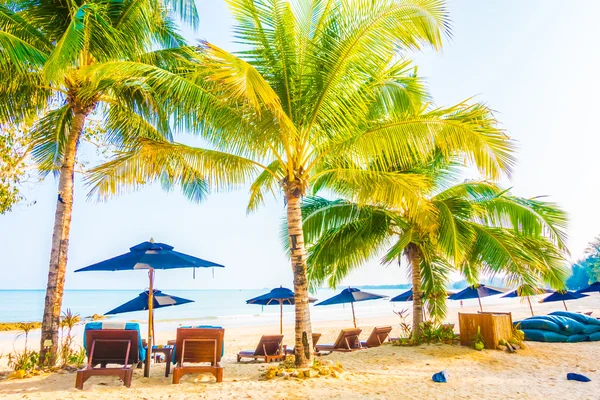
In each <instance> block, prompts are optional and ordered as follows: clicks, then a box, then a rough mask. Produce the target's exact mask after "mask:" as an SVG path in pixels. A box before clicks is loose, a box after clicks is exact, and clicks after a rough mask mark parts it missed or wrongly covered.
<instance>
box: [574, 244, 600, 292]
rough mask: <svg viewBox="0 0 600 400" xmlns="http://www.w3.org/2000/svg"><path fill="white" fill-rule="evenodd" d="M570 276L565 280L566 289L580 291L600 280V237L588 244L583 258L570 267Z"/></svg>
mask: <svg viewBox="0 0 600 400" xmlns="http://www.w3.org/2000/svg"><path fill="white" fill-rule="evenodd" d="M571 271H572V275H571V276H570V277H569V279H567V287H568V288H569V289H572V290H577V289H581V288H583V287H586V286H587V285H589V284H590V283H593V282H596V281H598V280H600V236H598V237H596V238H595V239H594V240H593V241H592V242H590V243H589V245H588V247H587V248H586V250H585V258H583V259H582V260H580V261H578V262H576V263H575V264H573V266H571Z"/></svg>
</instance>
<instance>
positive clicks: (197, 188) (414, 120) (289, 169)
mask: <svg viewBox="0 0 600 400" xmlns="http://www.w3.org/2000/svg"><path fill="white" fill-rule="evenodd" d="M229 5H230V7H231V10H232V12H233V14H234V16H235V18H236V20H237V23H236V25H235V27H234V32H235V33H236V37H237V40H238V41H239V42H241V43H242V44H243V45H245V49H244V51H242V52H241V53H240V54H238V55H235V54H231V53H228V52H226V51H225V50H223V49H220V48H218V47H216V46H214V45H211V44H209V43H204V44H203V45H202V46H201V47H200V48H199V49H198V58H197V60H196V62H197V63H198V69H197V71H196V72H195V73H188V74H186V75H185V79H187V80H192V81H194V82H195V84H196V85H197V86H198V87H199V88H202V89H204V90H208V91H209V92H211V93H214V95H215V97H216V98H218V99H219V101H220V104H221V108H220V112H213V110H207V109H206V107H204V106H203V105H201V104H200V105H198V106H197V112H196V114H195V115H196V116H197V125H195V126H191V127H190V128H193V129H194V131H195V132H197V133H198V134H199V135H200V136H201V137H202V138H203V140H204V141H205V143H206V144H207V147H206V148H194V147H190V146H186V145H183V144H171V143H168V142H166V141H161V140H147V139H145V140H140V141H139V142H138V145H137V147H136V149H135V151H132V152H127V153H124V154H122V155H121V156H119V157H117V158H115V159H114V160H112V161H110V162H109V163H107V164H105V165H103V166H101V167H99V168H97V169H95V170H94V171H92V174H91V175H90V180H89V183H90V184H91V185H92V186H93V188H94V189H93V191H95V192H97V194H99V195H100V196H107V195H112V194H118V193H120V192H121V191H123V190H128V189H131V188H137V187H140V186H141V185H143V184H147V183H150V182H154V181H160V182H161V183H162V184H163V185H166V186H167V187H170V186H173V185H179V186H181V187H182V188H183V190H184V193H186V194H187V195H188V196H190V197H191V198H194V199H197V198H198V196H201V195H202V194H204V193H206V191H208V190H209V188H212V189H214V190H224V189H232V188H235V187H240V186H243V185H244V184H247V183H251V186H250V201H249V204H248V211H254V210H255V209H257V208H258V207H259V206H260V205H261V204H262V203H263V201H264V198H265V196H266V195H268V194H269V193H274V194H279V193H280V194H281V195H282V196H283V198H284V200H285V204H286V208H287V231H286V238H287V240H288V242H289V246H290V258H291V264H292V270H293V273H294V292H295V295H296V300H295V316H296V324H295V347H294V349H295V356H296V363H297V365H299V366H306V365H308V363H309V362H310V359H311V350H310V349H312V344H311V343H310V342H311V337H312V335H311V325H310V314H309V308H308V281H307V275H306V250H305V246H304V234H303V228H302V226H303V222H302V214H301V210H300V202H301V198H302V196H304V195H305V193H306V192H307V190H308V188H309V187H311V188H312V190H314V191H318V190H328V191H332V192H335V193H338V194H340V195H345V196H348V197H349V198H351V199H353V200H354V201H357V202H359V203H362V202H368V201H373V202H385V203H386V204H394V205H395V206H397V207H402V206H410V207H413V206H415V205H416V204H417V203H419V202H420V201H421V192H422V190H423V189H424V188H426V187H427V186H428V185H429V181H428V179H427V178H425V177H423V176H422V175H420V174H410V173H404V174H398V173H394V172H391V173H387V172H382V170H377V169H373V168H371V165H370V164H371V163H372V162H373V160H375V159H377V160H378V161H377V162H378V163H379V164H381V165H383V166H389V165H404V164H411V163H415V162H416V161H417V160H423V159H425V158H426V157H427V156H428V155H429V153H430V151H431V149H432V148H434V147H435V148H439V149H440V152H441V153H442V154H443V155H444V156H445V157H449V156H451V155H452V156H456V157H462V159H464V160H465V161H466V160H471V161H473V163H474V165H476V166H477V167H478V168H480V169H481V170H482V171H483V172H485V173H486V174H488V175H489V176H490V177H497V176H499V175H500V174H501V173H502V172H506V171H509V170H510V167H511V165H512V158H511V155H510V151H511V148H512V144H511V142H510V141H509V140H508V139H507V137H506V136H505V135H504V133H503V132H502V131H501V130H499V129H498V128H497V127H496V121H495V120H494V118H493V115H492V114H491V112H490V111H489V110H488V109H487V108H486V107H484V106H483V105H480V104H466V103H463V104H460V105H457V106H455V107H451V108H448V109H432V108H427V109H423V108H422V107H421V105H422V104H423V98H424V93H423V90H422V85H421V83H420V81H419V79H418V78H417V77H415V76H414V73H413V67H411V66H410V63H409V62H408V61H407V60H406V59H404V58H403V57H402V55H401V53H402V52H405V51H407V50H412V49H418V48H420V47H422V46H423V45H431V46H433V47H434V48H439V47H440V46H441V40H442V39H441V38H442V36H443V34H444V32H446V31H447V29H448V19H447V14H446V11H445V7H444V3H443V2H442V1H437V0H404V1H397V0H394V1H392V0H382V1H377V2H373V1H371V0H353V1H350V0H330V1H320V0H314V1H284V0H255V1H253V0H230V1H229ZM186 108H187V106H186Z"/></svg>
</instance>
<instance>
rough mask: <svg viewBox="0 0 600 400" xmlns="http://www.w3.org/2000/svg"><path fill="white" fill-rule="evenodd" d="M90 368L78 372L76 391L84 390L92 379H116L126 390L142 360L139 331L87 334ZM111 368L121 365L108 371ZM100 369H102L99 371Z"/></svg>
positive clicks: (106, 330)
mask: <svg viewBox="0 0 600 400" xmlns="http://www.w3.org/2000/svg"><path fill="white" fill-rule="evenodd" d="M85 336H86V351H87V356H88V364H87V366H86V367H85V368H83V369H80V370H79V371H77V376H76V378H75V387H76V388H77V389H80V390H83V384H84V383H85V381H87V380H88V379H89V378H90V377H91V376H117V377H119V378H120V379H121V380H122V381H123V384H124V385H125V386H127V387H130V386H131V378H132V376H133V366H134V365H135V364H137V363H138V362H139V361H141V360H140V353H139V351H140V349H139V340H140V337H139V331H137V330H125V329H102V330H86V332H85ZM108 364H118V365H122V367H120V368H108V367H107V365H108ZM97 365H100V368H96V366H97Z"/></svg>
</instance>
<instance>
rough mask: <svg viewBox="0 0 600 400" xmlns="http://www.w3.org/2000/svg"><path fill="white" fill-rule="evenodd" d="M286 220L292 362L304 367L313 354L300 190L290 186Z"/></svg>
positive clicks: (307, 364)
mask: <svg viewBox="0 0 600 400" xmlns="http://www.w3.org/2000/svg"><path fill="white" fill-rule="evenodd" d="M286 199H287V223H288V235H289V240H290V257H291V261H292V271H293V272H294V293H295V297H294V301H295V306H294V309H295V313H296V324H295V335H296V337H295V342H294V355H295V357H296V366H298V367H308V366H310V364H311V361H312V357H313V354H312V353H313V344H312V327H311V322H310V309H309V307H308V277H307V275H306V249H305V247H304V233H303V231H302V211H301V209H300V194H299V193H298V191H297V190H294V188H289V189H288V190H286Z"/></svg>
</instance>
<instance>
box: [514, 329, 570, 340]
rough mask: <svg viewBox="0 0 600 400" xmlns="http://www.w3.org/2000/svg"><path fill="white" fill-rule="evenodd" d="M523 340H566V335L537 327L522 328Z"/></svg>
mask: <svg viewBox="0 0 600 400" xmlns="http://www.w3.org/2000/svg"><path fill="white" fill-rule="evenodd" d="M523 333H524V334H525V340H530V341H534V342H566V341H567V339H568V337H567V336H566V335H561V334H560V333H556V332H550V331H542V330H539V329H523Z"/></svg>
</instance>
